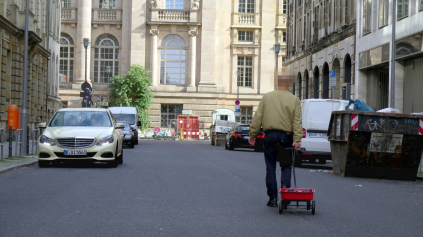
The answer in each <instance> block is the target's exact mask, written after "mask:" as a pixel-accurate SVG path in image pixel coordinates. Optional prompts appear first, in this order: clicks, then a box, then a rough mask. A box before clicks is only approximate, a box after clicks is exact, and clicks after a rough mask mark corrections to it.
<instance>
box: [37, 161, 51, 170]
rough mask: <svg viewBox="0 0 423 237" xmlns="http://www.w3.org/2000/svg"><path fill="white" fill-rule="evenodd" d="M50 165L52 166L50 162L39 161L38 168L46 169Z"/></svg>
mask: <svg viewBox="0 0 423 237" xmlns="http://www.w3.org/2000/svg"><path fill="white" fill-rule="evenodd" d="M49 165H50V161H45V160H39V161H38V167H40V168H45V167H48V166H49Z"/></svg>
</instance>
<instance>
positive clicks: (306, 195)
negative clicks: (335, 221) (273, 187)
mask: <svg viewBox="0 0 423 237" xmlns="http://www.w3.org/2000/svg"><path fill="white" fill-rule="evenodd" d="M289 149H292V153H291V154H292V164H294V163H295V153H296V152H295V148H289ZM292 172H293V174H294V188H281V190H280V193H281V200H280V201H279V214H282V213H283V211H284V210H286V209H288V206H292V207H305V208H306V209H307V210H310V209H311V213H312V214H313V215H314V213H315V212H316V202H315V201H314V200H313V195H314V192H315V190H314V189H312V188H297V180H296V178H295V167H294V165H292ZM304 203H305V204H304Z"/></svg>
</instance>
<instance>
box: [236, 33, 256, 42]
mask: <svg viewBox="0 0 423 237" xmlns="http://www.w3.org/2000/svg"><path fill="white" fill-rule="evenodd" d="M238 41H240V42H253V32H252V31H238Z"/></svg>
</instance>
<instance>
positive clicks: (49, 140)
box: [40, 135, 56, 146]
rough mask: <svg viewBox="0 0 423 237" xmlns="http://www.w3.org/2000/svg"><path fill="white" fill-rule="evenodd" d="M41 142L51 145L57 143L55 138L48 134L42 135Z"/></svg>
mask: <svg viewBox="0 0 423 237" xmlns="http://www.w3.org/2000/svg"><path fill="white" fill-rule="evenodd" d="M40 143H41V144H44V145H49V146H54V145H56V143H55V142H54V140H53V139H51V138H49V137H46V136H44V135H41V137H40Z"/></svg>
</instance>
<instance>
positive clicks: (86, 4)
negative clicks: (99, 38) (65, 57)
mask: <svg viewBox="0 0 423 237" xmlns="http://www.w3.org/2000/svg"><path fill="white" fill-rule="evenodd" d="M91 14H92V1H78V29H77V33H76V37H77V38H76V39H75V44H76V55H75V68H77V69H78V70H75V82H76V84H78V85H79V84H80V83H82V82H84V81H85V48H84V43H83V41H84V38H88V39H90V42H94V40H95V39H91ZM90 49H91V43H90V45H89V46H88V48H87V81H88V82H91V80H90V76H91V74H90V65H91V57H90V55H91V54H90V51H91V50H90Z"/></svg>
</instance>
